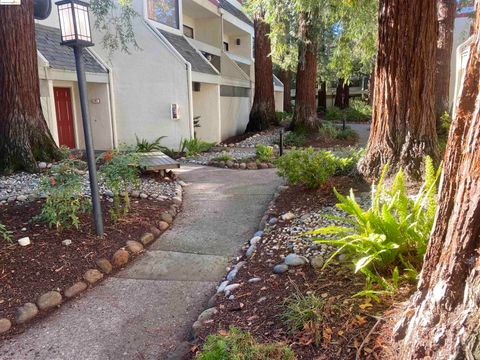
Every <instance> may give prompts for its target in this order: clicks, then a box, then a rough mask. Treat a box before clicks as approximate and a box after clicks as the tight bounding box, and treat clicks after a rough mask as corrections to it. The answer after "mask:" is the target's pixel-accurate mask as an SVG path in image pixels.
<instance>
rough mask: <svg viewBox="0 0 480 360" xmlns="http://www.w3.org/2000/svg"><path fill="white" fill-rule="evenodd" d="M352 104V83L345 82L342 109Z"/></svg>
mask: <svg viewBox="0 0 480 360" xmlns="http://www.w3.org/2000/svg"><path fill="white" fill-rule="evenodd" d="M349 106H350V84H349V83H347V82H345V83H344V84H343V91H342V109H345V108H347V107H349Z"/></svg>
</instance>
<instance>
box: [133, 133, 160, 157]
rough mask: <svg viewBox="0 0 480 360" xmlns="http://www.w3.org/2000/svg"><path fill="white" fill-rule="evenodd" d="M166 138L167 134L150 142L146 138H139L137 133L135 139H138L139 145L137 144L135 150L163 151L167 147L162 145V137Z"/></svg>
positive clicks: (144, 151)
mask: <svg viewBox="0 0 480 360" xmlns="http://www.w3.org/2000/svg"><path fill="white" fill-rule="evenodd" d="M164 138H166V136H160V137H158V138H156V139H155V140H153V141H152V142H149V141H148V140H146V139H139V138H138V136H137V135H135V139H136V140H137V145H136V146H135V151H136V152H139V153H149V152H152V151H163V150H165V149H167V148H166V147H165V146H162V145H160V142H161V141H162V139H164Z"/></svg>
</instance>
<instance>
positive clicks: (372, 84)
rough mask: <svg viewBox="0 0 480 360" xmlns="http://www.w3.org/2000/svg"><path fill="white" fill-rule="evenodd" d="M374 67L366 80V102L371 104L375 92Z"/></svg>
mask: <svg viewBox="0 0 480 360" xmlns="http://www.w3.org/2000/svg"><path fill="white" fill-rule="evenodd" d="M374 90H375V69H373V71H372V73H371V74H370V79H369V81H368V104H369V105H373V97H374V93H375V91H374Z"/></svg>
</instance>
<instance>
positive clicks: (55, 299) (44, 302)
mask: <svg viewBox="0 0 480 360" xmlns="http://www.w3.org/2000/svg"><path fill="white" fill-rule="evenodd" d="M61 303H62V295H61V294H60V293H59V292H58V291H49V292H46V293H45V294H42V295H40V296H39V297H38V299H37V305H38V308H39V309H40V310H47V309H51V308H53V307H55V306H57V305H60V304H61Z"/></svg>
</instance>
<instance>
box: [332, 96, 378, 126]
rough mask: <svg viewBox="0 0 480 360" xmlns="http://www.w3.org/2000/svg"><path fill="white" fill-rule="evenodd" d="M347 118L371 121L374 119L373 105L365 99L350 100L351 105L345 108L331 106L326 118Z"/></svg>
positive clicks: (357, 120) (356, 120)
mask: <svg viewBox="0 0 480 360" xmlns="http://www.w3.org/2000/svg"><path fill="white" fill-rule="evenodd" d="M343 118H345V120H347V121H355V122H361V121H370V120H371V119H372V107H371V106H370V105H369V104H368V103H366V102H365V101H363V100H359V99H353V100H352V101H350V106H349V107H347V108H345V109H340V108H338V107H336V106H331V107H329V108H328V109H327V113H326V114H325V120H328V121H333V120H343Z"/></svg>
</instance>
